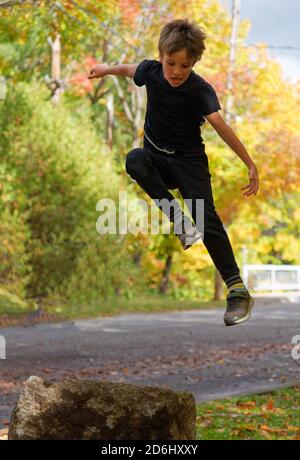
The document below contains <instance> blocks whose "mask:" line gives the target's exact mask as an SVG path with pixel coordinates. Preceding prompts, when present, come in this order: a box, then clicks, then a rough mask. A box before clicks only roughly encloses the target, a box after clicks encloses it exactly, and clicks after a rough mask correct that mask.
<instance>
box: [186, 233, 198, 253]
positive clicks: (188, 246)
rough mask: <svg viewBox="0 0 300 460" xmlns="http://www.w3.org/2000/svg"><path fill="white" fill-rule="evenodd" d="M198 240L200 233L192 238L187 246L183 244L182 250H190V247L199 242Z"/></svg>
mask: <svg viewBox="0 0 300 460" xmlns="http://www.w3.org/2000/svg"><path fill="white" fill-rule="evenodd" d="M200 238H202V233H197V234H196V236H194V238H193V239H191V240H190V241H189V244H185V245H184V246H183V249H184V250H186V249H188V248H190V247H191V246H193V244H195V243H196V242H197V241H198V240H200Z"/></svg>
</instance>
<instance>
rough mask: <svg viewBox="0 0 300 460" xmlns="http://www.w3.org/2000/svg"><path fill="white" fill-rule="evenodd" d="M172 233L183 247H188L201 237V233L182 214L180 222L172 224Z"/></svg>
mask: <svg viewBox="0 0 300 460" xmlns="http://www.w3.org/2000/svg"><path fill="white" fill-rule="evenodd" d="M174 233H175V235H176V236H177V237H178V239H179V241H180V243H181V245H182V247H183V249H188V248H190V247H191V246H192V245H193V244H194V243H196V241H198V240H199V239H200V238H202V233H201V232H200V231H199V230H198V228H197V227H195V225H193V223H192V222H191V220H190V219H189V218H188V217H187V216H183V220H182V222H180V223H179V224H177V225H174Z"/></svg>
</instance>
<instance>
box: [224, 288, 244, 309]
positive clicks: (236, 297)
mask: <svg viewBox="0 0 300 460" xmlns="http://www.w3.org/2000/svg"><path fill="white" fill-rule="evenodd" d="M245 298H246V295H243V294H242V293H241V292H235V291H232V292H231V293H230V294H229V298H228V307H227V311H235V310H236V309H237V308H238V307H239V302H240V299H245Z"/></svg>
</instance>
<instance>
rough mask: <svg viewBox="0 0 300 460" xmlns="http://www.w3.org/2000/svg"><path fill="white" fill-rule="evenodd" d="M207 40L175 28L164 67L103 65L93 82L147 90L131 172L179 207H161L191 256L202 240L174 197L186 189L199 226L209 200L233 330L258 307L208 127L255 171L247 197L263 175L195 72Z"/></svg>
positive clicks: (182, 23)
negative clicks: (206, 138)
mask: <svg viewBox="0 0 300 460" xmlns="http://www.w3.org/2000/svg"><path fill="white" fill-rule="evenodd" d="M205 38H206V35H205V34H204V32H203V31H202V30H201V29H200V28H199V27H198V26H196V24H195V23H194V22H193V23H190V22H189V21H188V20H187V19H176V20H173V21H171V22H169V23H167V24H166V25H165V26H164V27H163V29H162V31H161V34H160V39H159V45H158V49H159V56H160V59H159V61H156V60H148V59H145V60H143V61H142V62H141V63H140V64H139V65H126V64H123V65H117V66H112V67H109V66H107V65H105V64H102V65H101V64H100V65H97V66H96V67H95V68H94V69H91V71H90V74H89V77H88V78H89V79H92V78H98V77H102V76H104V75H109V74H111V75H123V76H127V77H131V78H133V81H134V83H135V84H136V85H137V86H143V85H146V89H147V96H148V100H147V113H146V118H145V123H144V140H143V141H144V145H143V148H135V149H133V150H131V151H130V152H129V153H128V154H127V156H126V172H127V173H128V174H129V175H130V176H131V178H132V179H133V180H135V181H136V182H137V183H138V185H139V186H140V187H141V188H142V189H143V190H144V191H145V192H146V193H147V194H148V195H149V196H150V197H151V198H152V199H153V200H154V201H155V203H156V205H157V206H159V204H158V203H161V200H163V199H165V200H167V202H168V203H169V204H170V203H172V206H171V209H170V207H169V208H168V210H169V214H167V212H166V210H165V209H164V208H163V207H161V206H159V207H160V209H162V210H163V212H165V213H166V214H167V215H168V218H169V220H170V221H171V222H173V223H174V232H175V234H176V235H177V236H178V238H179V240H180V242H181V244H182V247H183V249H188V248H189V247H190V246H191V245H192V244H194V243H195V242H196V241H197V240H199V238H200V237H202V234H201V232H200V231H199V229H198V228H197V226H196V227H195V226H194V225H193V223H192V222H191V221H190V219H189V218H188V217H187V216H186V215H185V214H184V213H183V212H182V209H181V207H180V205H179V204H178V202H177V201H176V200H175V199H174V197H173V195H172V194H171V193H170V192H169V189H175V188H178V190H179V192H180V194H181V195H182V197H183V199H184V200H186V199H189V200H191V201H192V209H191V214H192V217H193V221H194V222H195V225H197V224H196V222H197V220H196V214H197V209H196V201H197V198H198V199H202V200H204V229H205V231H204V237H203V243H204V245H205V247H206V248H207V250H208V252H209V254H210V256H211V258H212V260H213V262H214V264H215V266H216V267H217V269H218V270H219V272H220V274H221V276H222V279H223V281H224V282H225V284H226V286H227V288H228V290H229V292H228V294H227V296H226V300H227V309H226V312H225V314H224V323H225V325H226V326H232V325H235V324H240V323H242V322H244V321H246V320H248V319H249V318H250V315H251V309H252V307H253V304H254V300H253V298H252V297H251V296H250V294H249V292H248V290H247V288H246V286H245V285H244V284H243V280H242V278H241V276H240V271H239V268H238V266H237V263H236V261H235V257H234V254H233V251H232V247H231V244H230V241H229V239H228V236H227V233H226V231H225V228H224V227H223V224H222V222H221V220H220V217H219V216H218V214H217V212H216V209H215V206H214V200H213V195H212V188H211V181H210V177H211V174H210V172H209V164H208V158H207V155H206V153H205V145H204V144H203V142H202V141H203V139H202V137H201V133H200V129H199V126H200V125H201V124H203V123H204V122H205V119H206V120H208V121H209V123H210V124H211V125H212V126H213V128H214V129H215V130H216V131H217V133H218V134H219V135H220V137H221V138H222V139H223V140H224V141H225V142H226V143H227V144H228V145H229V146H230V147H231V148H232V149H233V150H234V151H235V153H236V154H237V155H238V156H239V157H240V158H241V159H242V160H243V161H244V163H245V164H246V165H247V167H248V168H249V179H250V184H248V185H246V186H245V187H243V188H242V189H241V190H244V189H248V190H247V191H246V192H245V193H244V195H246V196H250V195H251V194H255V195H256V193H257V191H258V172H257V168H256V166H255V164H254V162H253V161H252V159H251V158H250V156H249V155H248V153H247V151H246V149H245V147H244V146H243V144H242V143H241V142H240V141H239V139H238V138H237V136H236V135H235V134H234V132H233V130H232V129H231V128H230V127H229V126H228V125H227V124H226V123H225V121H224V120H223V118H222V117H221V115H220V114H219V113H218V110H220V109H221V107H220V104H219V100H218V97H217V95H216V92H215V90H214V88H213V87H212V85H210V84H209V83H208V82H207V81H206V80H204V79H203V78H202V77H200V76H199V75H198V74H196V73H195V72H194V71H193V70H192V67H193V66H194V64H195V63H196V62H197V61H199V60H200V59H201V56H202V53H203V51H204V50H205V49H206V48H205V46H204V40H205ZM176 203H177V204H176Z"/></svg>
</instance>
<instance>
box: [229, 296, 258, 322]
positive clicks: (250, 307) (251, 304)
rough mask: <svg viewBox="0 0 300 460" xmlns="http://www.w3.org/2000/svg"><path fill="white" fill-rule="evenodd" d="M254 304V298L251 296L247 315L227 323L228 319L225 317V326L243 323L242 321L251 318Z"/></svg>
mask: <svg viewBox="0 0 300 460" xmlns="http://www.w3.org/2000/svg"><path fill="white" fill-rule="evenodd" d="M253 305H254V300H253V298H252V297H251V299H250V305H249V310H248V313H247V315H245V316H243V317H242V318H240V319H237V320H236V321H235V322H234V323H227V322H226V320H225V319H224V323H225V326H235V325H236V324H241V323H244V322H245V321H248V319H250V317H251V310H252V308H253Z"/></svg>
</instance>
